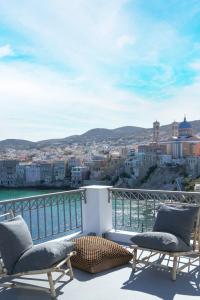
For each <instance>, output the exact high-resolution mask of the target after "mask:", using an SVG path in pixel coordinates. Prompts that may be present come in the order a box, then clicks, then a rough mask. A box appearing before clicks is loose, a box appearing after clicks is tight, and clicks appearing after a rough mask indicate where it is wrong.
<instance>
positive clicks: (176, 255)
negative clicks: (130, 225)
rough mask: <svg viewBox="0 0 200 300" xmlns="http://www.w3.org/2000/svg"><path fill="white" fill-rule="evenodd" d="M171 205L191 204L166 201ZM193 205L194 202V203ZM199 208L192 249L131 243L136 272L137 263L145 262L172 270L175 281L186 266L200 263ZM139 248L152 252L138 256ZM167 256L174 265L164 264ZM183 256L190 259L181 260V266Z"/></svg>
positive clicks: (133, 265) (145, 263)
mask: <svg viewBox="0 0 200 300" xmlns="http://www.w3.org/2000/svg"><path fill="white" fill-rule="evenodd" d="M165 204H169V205H171V206H172V205H176V206H177V205H180V206H181V205H182V206H191V204H187V203H180V202H173V203H172V202H169V203H165ZM192 205H193V204H192ZM197 207H199V209H198V214H197V219H196V221H195V225H194V232H193V233H192V236H191V239H192V241H193V243H192V250H191V251H187V252H167V251H159V250H156V249H148V248H143V247H139V246H138V245H131V246H130V247H131V249H132V253H133V263H132V271H133V272H135V270H136V266H137V264H139V263H140V264H144V265H145V266H156V267H159V268H161V267H162V268H163V269H168V270H171V279H172V280H173V281H175V280H176V277H177V274H178V273H179V272H180V271H182V270H183V269H185V268H186V267H188V268H189V267H190V266H192V265H193V264H194V263H195V262H197V261H199V264H200V206H199V205H197ZM138 250H140V251H147V252H150V253H149V254H148V255H147V256H145V257H142V258H140V256H138ZM156 255H159V258H158V259H157V260H155V261H153V262H151V261H149V259H150V258H152V257H154V256H156ZM165 256H169V259H172V262H173V264H172V267H170V266H168V265H167V266H166V265H163V264H162V262H163V260H164V259H165ZM181 257H188V258H189V261H188V262H187V263H183V262H181V264H182V265H181V266H180V267H179V261H180V258H181Z"/></svg>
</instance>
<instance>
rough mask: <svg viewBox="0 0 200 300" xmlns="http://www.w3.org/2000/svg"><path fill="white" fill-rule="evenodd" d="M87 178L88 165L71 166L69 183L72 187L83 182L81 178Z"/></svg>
mask: <svg viewBox="0 0 200 300" xmlns="http://www.w3.org/2000/svg"><path fill="white" fill-rule="evenodd" d="M87 179H89V170H88V167H83V166H79V167H73V168H72V169H71V183H72V186H73V187H78V186H80V185H81V184H82V183H83V180H87Z"/></svg>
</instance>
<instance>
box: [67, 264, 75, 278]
mask: <svg viewBox="0 0 200 300" xmlns="http://www.w3.org/2000/svg"><path fill="white" fill-rule="evenodd" d="M67 267H68V268H69V277H70V279H73V278H74V273H73V270H72V265H71V261H70V259H68V261H67Z"/></svg>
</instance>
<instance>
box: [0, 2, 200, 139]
mask: <svg viewBox="0 0 200 300" xmlns="http://www.w3.org/2000/svg"><path fill="white" fill-rule="evenodd" d="M0 104H1V106H0V126H1V128H3V130H1V131H0V140H2V139H6V138H23V139H29V140H41V139H47V138H56V137H66V136H69V135H72V134H80V133H83V132H85V131H86V130H89V129H91V128H95V127H104V128H116V127H120V126H126V125H133V126H142V127H151V125H152V122H153V121H154V120H155V119H158V120H159V121H160V123H161V124H167V123H171V122H172V121H174V120H177V121H181V120H182V119H183V116H184V114H185V113H186V115H187V117H188V119H189V120H194V119H200V115H199V111H200V5H199V0H181V1H180V0H168V1H165V0H148V1H147V0H129V1H128V0H109V1H107V0H73V1H71V0H70V1H69V0H57V1H56V0H43V1H38V0H32V1H31V0H29V1H25V0H9V1H8V0H5V1H4V0H0Z"/></svg>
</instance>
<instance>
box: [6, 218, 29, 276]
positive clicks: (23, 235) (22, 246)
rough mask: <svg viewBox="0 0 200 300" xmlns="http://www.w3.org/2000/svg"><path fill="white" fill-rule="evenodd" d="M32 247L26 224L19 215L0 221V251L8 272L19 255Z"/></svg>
mask: <svg viewBox="0 0 200 300" xmlns="http://www.w3.org/2000/svg"><path fill="white" fill-rule="evenodd" d="M32 247H33V242H32V238H31V235H30V232H29V229H28V226H27V224H26V223H25V221H24V220H23V218H22V217H21V216H17V217H15V218H13V219H11V220H9V221H5V222H1V223H0V252H1V255H2V258H3V262H4V264H5V267H6V269H7V272H8V274H11V273H12V270H13V267H14V265H15V264H16V262H17V261H18V259H19V257H20V256H21V255H22V254H23V253H24V252H25V251H27V250H28V249H30V248H32Z"/></svg>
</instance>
